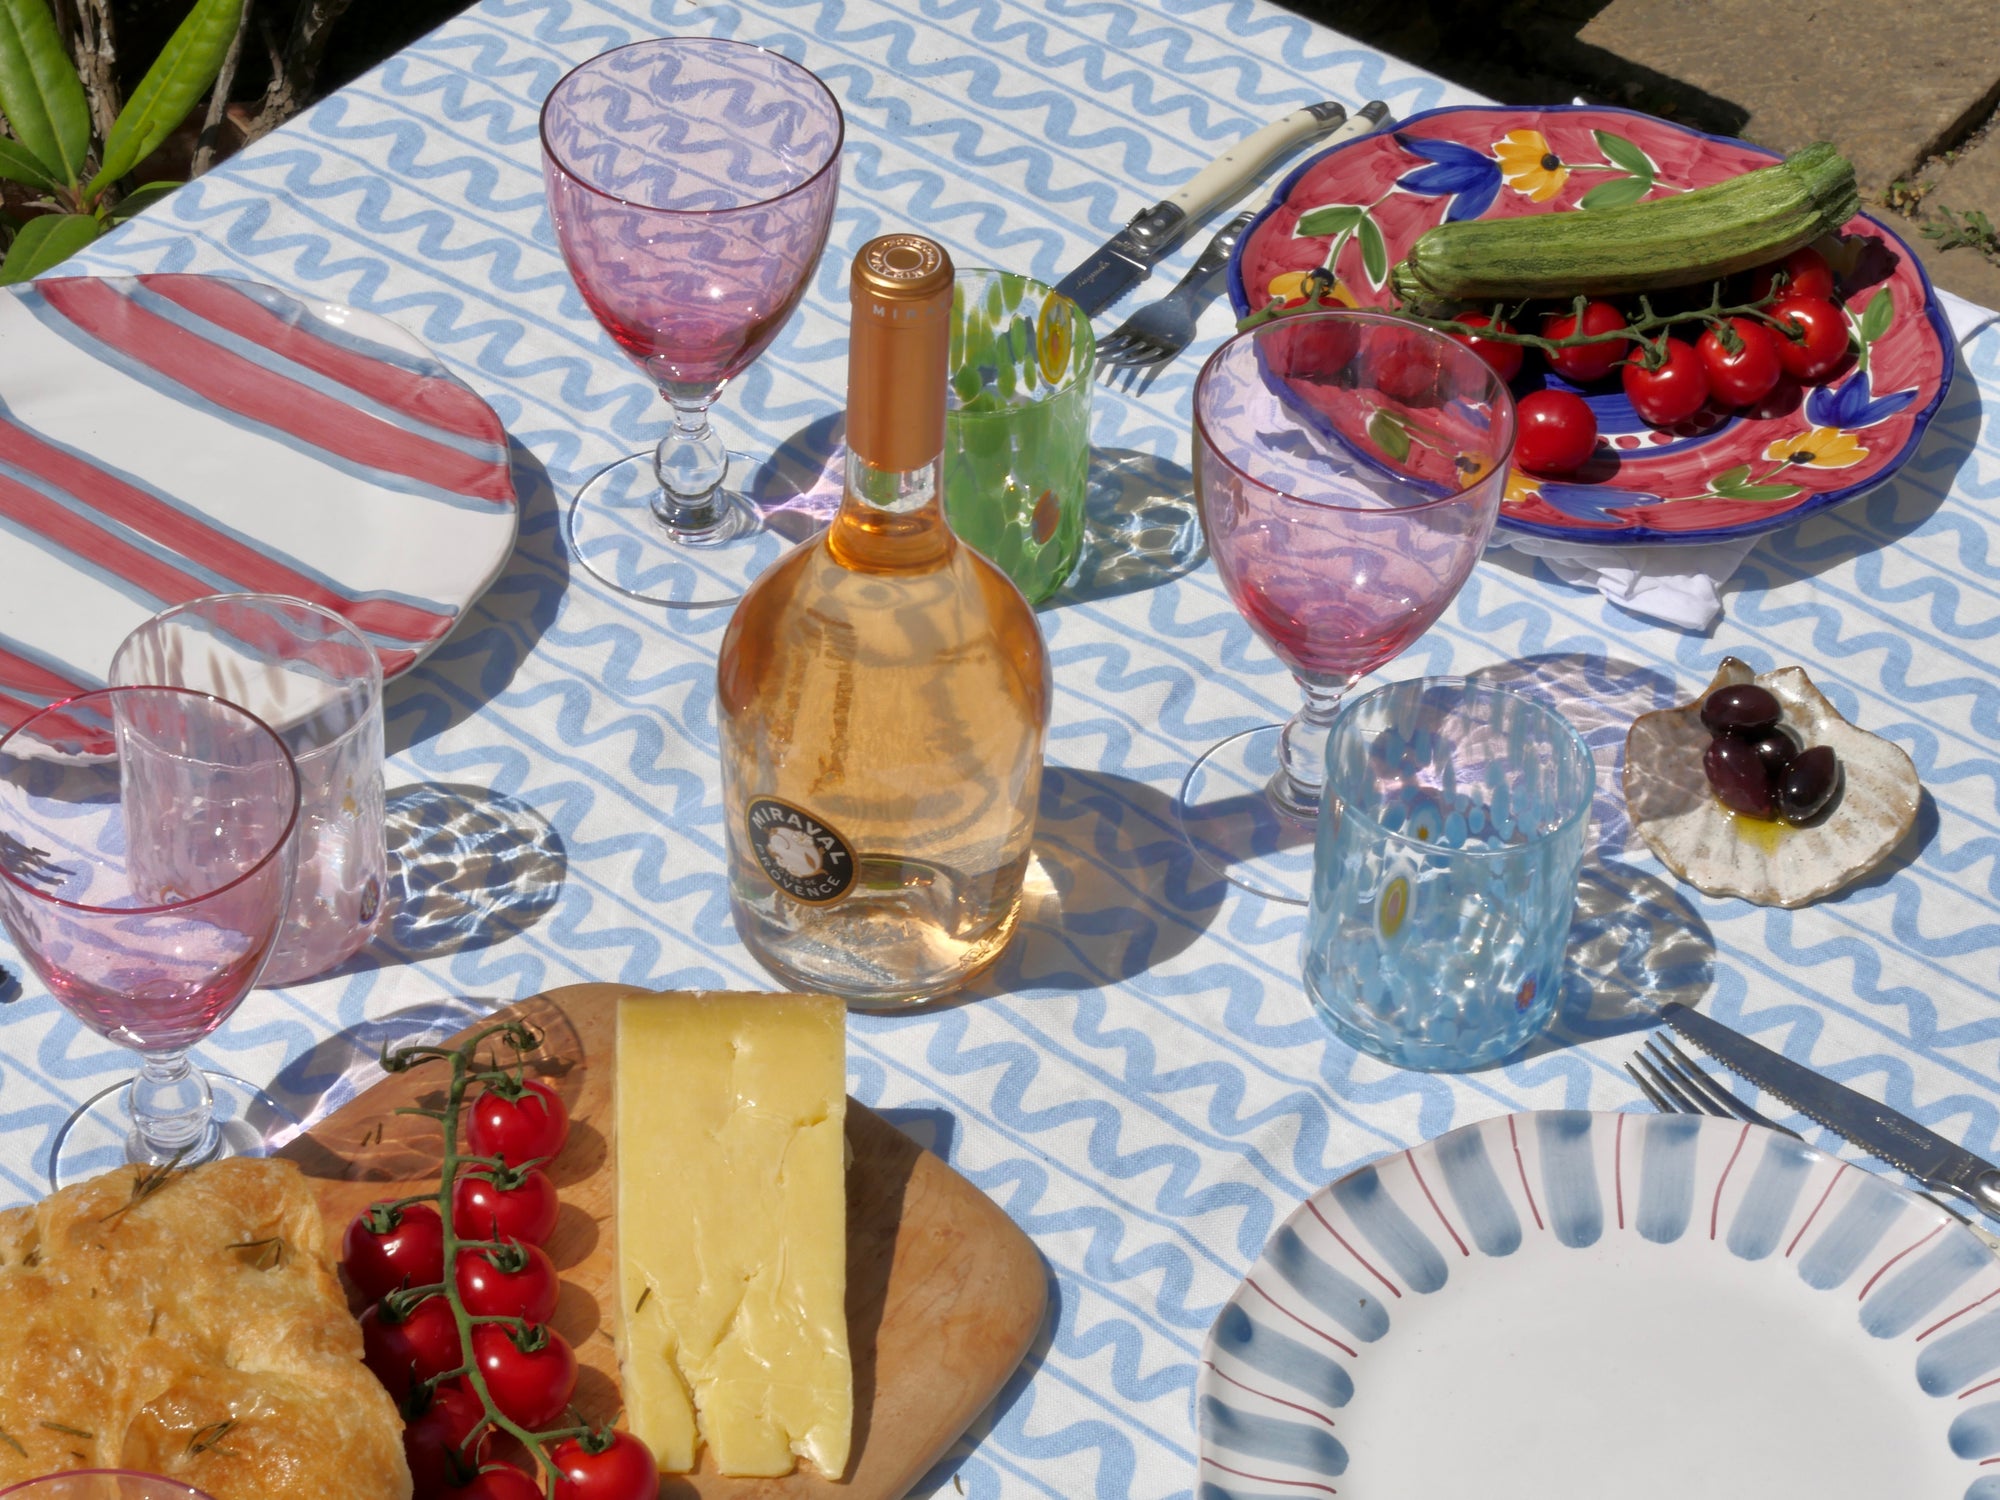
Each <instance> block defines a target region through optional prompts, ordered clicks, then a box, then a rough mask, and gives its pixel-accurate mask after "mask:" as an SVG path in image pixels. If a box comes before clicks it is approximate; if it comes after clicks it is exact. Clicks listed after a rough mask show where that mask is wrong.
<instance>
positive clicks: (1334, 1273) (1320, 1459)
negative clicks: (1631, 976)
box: [1195, 1111, 2000, 1500]
mask: <svg viewBox="0 0 2000 1500" xmlns="http://www.w3.org/2000/svg"><path fill="white" fill-rule="evenodd" d="M1996 1299H2000V1259H1996V1258H1995V1257H1994V1255H1993V1254H1992V1253H1991V1252H1990V1251H1988V1250H1987V1248H1986V1247H1985V1245H1983V1244H1982V1243H1981V1242H1980V1240H1979V1239H1978V1237H1977V1236H1975V1235H1974V1234H1973V1232H1972V1230H1971V1229H1969V1228H1968V1227H1966V1226H1965V1225H1964V1224H1961V1223H1959V1222H1958V1221H1957V1220H1956V1219H1954V1218H1953V1217H1951V1216H1950V1215H1949V1214H1948V1213H1946V1212H1945V1210H1944V1209H1942V1208H1940V1207H1939V1206H1938V1205H1937V1204H1935V1203H1931V1202H1928V1201H1926V1200H1925V1199H1922V1198H1919V1197H1917V1196H1916V1195H1915V1194H1913V1193H1909V1192H1906V1191H1904V1189H1902V1188H1901V1187H1898V1186H1896V1185H1895V1184H1894V1183H1892V1182H1890V1181H1889V1180H1888V1179H1887V1178H1885V1177H1878V1176H1877V1175H1876V1174H1875V1173H1873V1172H1871V1171H1868V1170H1866V1169H1865V1168H1861V1167H1856V1166H1852V1165H1849V1164H1847V1163H1844V1162H1842V1161H1839V1160H1838V1159H1836V1158H1834V1157H1830V1156H1827V1155H1824V1154H1823V1153H1821V1152H1819V1151H1815V1150H1814V1149H1813V1148H1812V1147H1810V1146H1808V1145H1806V1144H1805V1143H1804V1142H1802V1141H1800V1140H1798V1139H1797V1138H1795V1137H1793V1136H1789V1135H1783V1134H1780V1133H1779V1132H1778V1131H1776V1130H1771V1129H1767V1128H1765V1127H1763V1126H1761V1125H1751V1124H1748V1123H1745V1122H1743V1121H1740V1120H1718V1119H1710V1118H1707V1117H1703V1116H1688V1115H1645V1114H1589V1113H1583V1112H1570V1111H1550V1112H1545V1113H1538V1114H1519V1115H1503V1116H1500V1117H1499V1118H1497V1119H1491V1120H1484V1121H1481V1122H1479V1123H1478V1124H1474V1125H1467V1126H1465V1127H1463V1128H1461V1129H1458V1130H1454V1131H1452V1132H1450V1133H1449V1134H1447V1135H1443V1136H1440V1137H1438V1138H1437V1139H1436V1140H1434V1141H1428V1142H1426V1143H1425V1144H1423V1145H1421V1146H1418V1147H1416V1148H1414V1149H1413V1150H1410V1151H1405V1152H1402V1153H1401V1154H1399V1155H1396V1156H1391V1157H1387V1158H1384V1159H1383V1160H1381V1161H1378V1162H1376V1163H1374V1164H1373V1165H1372V1166H1367V1167H1363V1168H1361V1169H1360V1170H1359V1171H1356V1172H1351V1173H1349V1174H1348V1175H1347V1176H1345V1177H1343V1178H1341V1179H1340V1180H1339V1181H1338V1182H1335V1183H1333V1184H1332V1185H1331V1186H1328V1187H1324V1188H1321V1189H1320V1190H1319V1191H1318V1192H1316V1193H1314V1194H1313V1195H1312V1196H1311V1197H1310V1198H1308V1199H1306V1201H1305V1202H1304V1203H1302V1204H1300V1205H1299V1207H1298V1208H1297V1209H1296V1210H1295V1211H1294V1212H1293V1213H1292V1214H1291V1216H1290V1217H1289V1218H1287V1219H1286V1220H1285V1221H1284V1222H1283V1223H1281V1224H1280V1225H1279V1226H1278V1227H1277V1229H1276V1230H1274V1231H1273V1233H1272V1234H1271V1237H1270V1239H1269V1240H1268V1241H1267V1242H1266V1244H1265V1246H1264V1253H1263V1255H1262V1257H1261V1258H1259V1260H1258V1261H1257V1263H1256V1264H1255V1265H1254V1266H1252V1267H1251V1268H1250V1273H1249V1275H1248V1276H1247V1277H1245V1278H1244V1280H1243V1282H1242V1284H1241V1285H1240V1286H1239V1287H1238V1288H1237V1289H1236V1291H1235V1293H1234V1295H1232V1296H1231V1297H1230V1298H1229V1299H1228V1300H1227V1301H1226V1302H1225V1303H1224V1304H1223V1306H1222V1310H1221V1313H1220V1314H1219V1315H1218V1316H1217V1318H1216V1320H1215V1325H1214V1327H1213V1328H1212V1329H1211V1330H1210V1332H1209V1335H1208V1341H1207V1344H1206V1345H1205V1346H1204V1348H1203V1350H1202V1360H1201V1367H1200V1370H1199V1372H1198V1374H1197V1377H1196V1383H1195V1407H1196V1432H1197V1443H1196V1453H1197V1457H1196V1463H1197V1466H1198V1474H1197V1477H1196V1480H1195V1494H1196V1497H1197V1500H1277V1497H1278V1496H1281V1495H1284V1496H1294V1497H1300V1500H1318V1497H1321V1496H1327V1495H1333V1496H1337V1497H1339V1500H1433V1497H1444V1496H1451V1497H1460V1496H1466V1497H1470V1496H1477V1497H1479V1500H1554V1497H1558V1496H1560V1497H1572V1496H1585V1495H1589V1496H1616V1497H1617V1500H1690V1497H1696V1496H1699V1497H1703V1500H1720V1497H1723V1496H1732V1497H1736V1496H1741V1497H1745V1500H1747V1497H1751V1496H1755V1497H1756V1500H1889V1497H1896V1500H2000V1470H1996V1469H1995V1468H1994V1467H1993V1465H1994V1463H1995V1460H1996V1459H2000V1380H1996V1378H1995V1377H1996V1375H2000V1311H1996V1310H1995V1309H1996V1308H2000V1300H1996Z"/></svg>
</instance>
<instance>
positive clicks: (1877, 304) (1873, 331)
mask: <svg viewBox="0 0 2000 1500" xmlns="http://www.w3.org/2000/svg"><path fill="white" fill-rule="evenodd" d="M1895 321H1896V299H1895V297H1894V296H1893V295H1892V294H1891V293H1890V291H1889V288H1887V287H1886V286H1885V287H1883V288H1882V290H1881V291H1879V292H1877V293H1876V294H1875V295H1874V296H1872V297H1870V298H1869V299H1868V305H1867V306H1866V307H1864V308H1862V309H1861V342H1862V343H1864V344H1872V343H1874V342H1875V340H1877V339H1879V338H1880V337H1882V335H1883V334H1885V333H1887V332H1888V331H1889V325H1890V324H1891V323H1893V322H1895Z"/></svg>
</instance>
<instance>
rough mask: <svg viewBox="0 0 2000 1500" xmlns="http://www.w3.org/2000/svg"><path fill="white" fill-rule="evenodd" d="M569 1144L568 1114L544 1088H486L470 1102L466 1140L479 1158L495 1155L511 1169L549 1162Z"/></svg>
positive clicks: (527, 1084)
mask: <svg viewBox="0 0 2000 1500" xmlns="http://www.w3.org/2000/svg"><path fill="white" fill-rule="evenodd" d="M568 1139H569V1111H568V1110H566V1109H564V1108H563V1102H562V1100H561V1099H559V1098H557V1097H556V1091H555V1090H554V1089H552V1088H550V1087H549V1086H548V1085H547V1084H546V1083H537V1082H535V1081H533V1080H532V1079H527V1080H523V1081H522V1082H520V1083H519V1084H512V1083H509V1084H507V1085H504V1086H499V1087H495V1086H488V1087H487V1088H486V1089H485V1090H484V1091H483V1092H481V1093H480V1095H479V1097H478V1098H476V1099H474V1100H473V1101H472V1108H471V1110H470V1112H469V1113H468V1114H467V1117H466V1124H465V1141H466V1144H467V1145H468V1146H470V1147H471V1148H472V1153H473V1155H475V1156H497V1157H499V1158H500V1160H502V1161H504V1162H505V1163H507V1165H508V1166H510V1167H518V1166H519V1165H520V1164H521V1163H522V1162H525V1161H538V1160H546V1159H548V1158H549V1157H552V1156H554V1155H555V1154H556V1153H557V1152H558V1151H560V1150H562V1148H563V1142H564V1141H566V1140H568Z"/></svg>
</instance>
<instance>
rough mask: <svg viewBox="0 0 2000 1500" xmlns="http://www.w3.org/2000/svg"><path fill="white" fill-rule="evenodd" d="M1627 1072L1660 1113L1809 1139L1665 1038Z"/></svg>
mask: <svg viewBox="0 0 2000 1500" xmlns="http://www.w3.org/2000/svg"><path fill="white" fill-rule="evenodd" d="M1625 1071H1626V1072H1628V1073H1630V1074H1631V1075H1632V1081H1633V1082H1634V1083H1636V1084H1638V1085H1639V1092H1641V1093H1642V1094H1644V1095H1645V1096H1646V1097H1647V1099H1649V1100H1651V1101H1652V1104H1653V1107H1654V1108H1655V1109H1657V1110H1659V1111H1660V1113H1661V1114H1666V1115H1713V1116H1714V1117H1715V1118H1717V1119H1721V1120H1747V1121H1748V1122H1749V1123H1750V1124H1752V1125H1762V1126H1763V1127H1764V1128H1765V1129H1767V1130H1775V1131H1777V1132H1778V1133H1779V1134H1781V1135H1788V1136H1790V1137H1791V1138H1792V1139H1793V1140H1795V1141H1797V1140H1803V1139H1805V1137H1803V1136H1801V1135H1800V1134H1799V1133H1798V1132H1797V1131H1796V1130H1787V1129H1786V1128H1785V1127H1784V1126H1782V1125H1780V1124H1779V1123H1778V1122H1777V1121H1776V1120H1772V1119H1768V1118H1766V1117H1765V1116H1763V1115H1760V1114H1759V1113H1757V1111H1756V1110H1754V1109H1752V1108H1751V1107H1750V1106H1749V1105H1747V1104H1745V1103H1744V1102H1743V1101H1742V1100H1741V1099H1739V1098H1737V1097H1736V1095H1735V1093H1734V1092H1732V1091H1731V1090H1729V1089H1727V1088H1724V1087H1723V1086H1722V1085H1721V1084H1719V1083H1717V1082H1716V1081H1715V1080H1714V1079H1713V1078H1710V1077H1709V1076H1708V1073H1707V1072H1706V1071H1705V1070H1704V1069H1703V1068H1702V1067H1701V1066H1700V1064H1698V1063H1696V1062H1695V1060H1694V1059H1693V1058H1691V1057H1689V1056H1688V1055H1687V1054H1686V1053H1685V1052H1683V1051H1681V1049H1680V1048H1678V1047H1676V1046H1675V1045H1674V1044H1673V1043H1672V1042H1669V1041H1666V1040H1664V1039H1662V1038H1655V1039H1654V1040H1652V1041H1649V1042H1647V1043H1646V1046H1645V1050H1644V1051H1642V1052H1638V1053H1635V1054H1634V1055H1633V1058H1632V1060H1631V1061H1630V1062H1628V1063H1626V1064H1625ZM1912 1191H1915V1190H1914V1189H1912ZM1917 1196H1918V1197H1919V1198H1922V1199H1923V1200H1924V1201H1925V1202H1927V1203H1931V1204H1934V1205H1936V1206H1937V1207H1939V1208H1941V1209H1943V1210H1944V1211H1945V1212H1946V1213H1948V1214H1950V1215H1951V1216H1952V1217H1953V1218H1954V1219H1956V1220H1958V1222H1959V1223H1961V1224H1963V1225H1964V1226H1965V1227H1966V1228H1967V1229H1970V1230H1971V1231H1972V1232H1973V1233H1974V1234H1976V1235H1978V1236H1979V1238H1980V1241H1981V1242H1982V1243H1983V1244H1984V1245H1985V1246H1986V1248H1987V1249H1988V1250H1991V1251H1992V1252H1993V1253H1994V1254H1995V1255H2000V1235H1995V1234H1992V1233H1991V1232H1989V1231H1988V1230H1986V1229H1983V1228H1981V1227H1980V1226H1979V1225H1977V1224H1975V1223H1973V1222H1972V1220H1970V1219H1968V1218H1967V1217H1966V1216H1965V1215H1964V1214H1962V1213H1960V1212H1959V1211H1958V1210H1957V1209H1955V1208H1953V1207H1952V1206H1951V1205H1950V1204H1949V1203H1946V1202H1945V1201H1944V1200H1943V1199H1941V1198H1934V1197H1932V1196H1931V1195H1930V1194H1929V1193H1923V1192H1919V1193H1917Z"/></svg>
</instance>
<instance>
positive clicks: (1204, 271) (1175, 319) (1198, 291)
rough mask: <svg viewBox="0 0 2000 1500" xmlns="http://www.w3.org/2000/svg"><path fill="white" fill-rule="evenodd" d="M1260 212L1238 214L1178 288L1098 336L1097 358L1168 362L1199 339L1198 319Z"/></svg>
mask: <svg viewBox="0 0 2000 1500" xmlns="http://www.w3.org/2000/svg"><path fill="white" fill-rule="evenodd" d="M1256 217H1257V215H1256V212H1255V211H1254V210H1249V211H1246V212H1243V213H1240V214H1238V215H1237V216H1236V217H1235V218H1233V219H1231V220H1230V221H1229V222H1228V223H1227V224H1225V225H1223V226H1222V228H1221V229H1219V230H1217V231H1216V235H1215V238H1214V239H1212V240H1210V241H1209V242H1208V248H1207V249H1206V250H1204V251H1202V252H1201V258H1200V259H1199V260H1197V261H1196V262H1195V263H1194V264H1193V265H1192V266H1190V267H1189V268H1188V272H1187V274H1186V275H1185V276H1183V277H1181V279H1180V280H1179V281H1178V282H1177V283H1175V285H1174V289H1173V290H1172V291H1170V292H1168V293H1167V294H1166V296H1164V297H1162V298H1160V300H1159V301H1157V302H1149V303H1147V304H1146V305H1145V306H1144V307H1142V308H1140V309H1139V310H1138V311H1137V312H1135V313H1133V314H1132V316H1131V317H1129V318H1127V319H1126V320H1125V321H1124V322H1122V323H1120V324H1119V325H1118V326H1117V327H1116V328H1114V329H1112V330H1111V332H1110V333H1108V334H1106V335H1105V336H1104V337H1103V338H1101V339H1099V340H1098V341H1097V358H1098V362H1099V363H1100V364H1104V365H1107V366H1110V365H1115V366H1133V365H1163V364H1165V363H1166V362H1167V361H1168V360H1170V359H1172V358H1173V357H1174V356H1175V355H1177V354H1179V353H1180V352H1181V351H1182V350H1183V349H1185V348H1187V346H1188V345H1189V344H1191V343H1193V342H1194V325H1195V319H1196V318H1197V317H1198V316H1199V315H1200V313H1201V310H1202V308H1204V307H1206V306H1207V305H1208V301H1209V299H1210V298H1211V297H1213V296H1214V295H1215V292H1216V289H1217V288H1218V287H1219V286H1220V285H1221V284H1222V273H1223V272H1224V271H1225V270H1227V269H1228V267H1229V257H1230V255H1231V254H1232V253H1233V252H1234V251H1235V249H1236V242H1237V240H1239V239H1241V238H1242V236H1243V231H1244V230H1245V229H1248V228H1249V227H1250V221H1251V220H1252V219H1254V218H1256Z"/></svg>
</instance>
